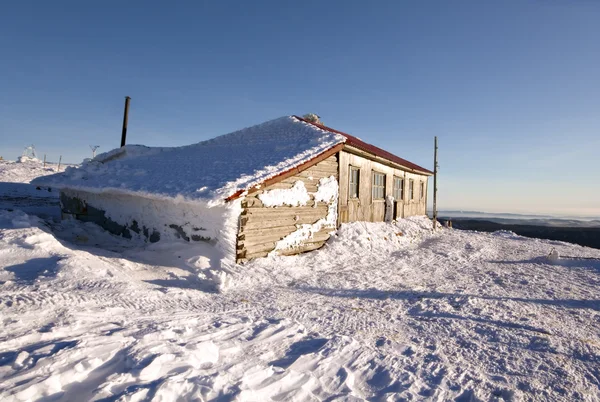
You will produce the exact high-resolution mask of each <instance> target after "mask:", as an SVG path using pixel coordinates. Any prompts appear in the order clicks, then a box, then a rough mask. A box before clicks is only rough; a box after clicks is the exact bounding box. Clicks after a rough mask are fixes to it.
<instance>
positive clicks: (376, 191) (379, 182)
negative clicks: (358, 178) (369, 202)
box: [373, 172, 385, 200]
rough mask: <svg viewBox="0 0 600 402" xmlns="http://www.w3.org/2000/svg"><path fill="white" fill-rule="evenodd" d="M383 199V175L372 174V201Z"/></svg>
mask: <svg viewBox="0 0 600 402" xmlns="http://www.w3.org/2000/svg"><path fill="white" fill-rule="evenodd" d="M384 198H385V175H384V174H383V173H378V172H373V199H374V200H382V199H384Z"/></svg>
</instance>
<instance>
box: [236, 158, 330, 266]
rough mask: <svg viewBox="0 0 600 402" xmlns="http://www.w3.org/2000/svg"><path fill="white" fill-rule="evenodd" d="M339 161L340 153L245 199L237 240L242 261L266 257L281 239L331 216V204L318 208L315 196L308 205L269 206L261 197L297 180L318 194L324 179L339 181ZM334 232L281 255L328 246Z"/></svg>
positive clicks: (326, 230) (327, 230) (323, 232)
mask: <svg viewBox="0 0 600 402" xmlns="http://www.w3.org/2000/svg"><path fill="white" fill-rule="evenodd" d="M337 158H338V157H337V154H335V155H333V156H330V157H329V158H327V159H324V160H323V161H321V162H319V163H317V164H316V165H314V166H312V167H310V168H308V169H306V170H304V171H302V172H300V173H298V174H296V175H294V176H292V177H288V178H286V179H284V180H282V181H281V182H278V183H275V184H272V185H270V186H267V187H265V188H264V189H261V190H259V191H257V192H254V193H251V194H248V195H247V196H246V197H245V198H244V199H243V200H242V214H241V216H240V228H239V232H238V238H237V261H238V262H245V261H248V260H251V259H253V258H258V257H265V256H266V255H267V254H269V253H270V252H271V251H273V250H274V249H275V244H276V243H277V242H278V241H279V240H281V239H283V238H284V237H286V236H287V235H289V234H291V233H293V232H295V231H296V230H297V229H298V226H299V225H302V224H313V223H315V222H317V221H318V220H319V219H322V218H325V217H326V216H327V213H328V204H326V203H324V202H318V203H317V205H316V207H315V202H314V200H313V199H312V197H311V200H310V201H308V203H307V204H306V206H301V207H291V206H287V205H284V206H279V207H265V206H264V205H263V203H262V202H261V200H260V199H259V197H258V196H259V195H260V194H262V193H264V192H265V191H269V190H274V189H290V188H292V187H293V186H294V184H295V183H296V182H297V181H302V182H303V183H304V186H305V187H306V190H307V191H308V192H309V193H314V192H316V191H317V189H318V184H319V180H320V179H322V178H325V177H330V176H334V177H335V178H336V179H338V159H337ZM332 230H335V228H333V229H332V228H324V229H322V230H321V231H319V232H318V233H316V234H315V235H314V236H313V238H311V239H307V240H306V241H305V242H304V243H303V244H301V245H300V246H299V247H294V248H292V249H288V250H282V251H280V252H279V253H280V254H283V255H292V254H298V253H301V252H304V251H310V250H315V249H317V248H319V247H321V246H322V245H323V244H325V241H327V239H328V238H329V234H330V232H331V231H332Z"/></svg>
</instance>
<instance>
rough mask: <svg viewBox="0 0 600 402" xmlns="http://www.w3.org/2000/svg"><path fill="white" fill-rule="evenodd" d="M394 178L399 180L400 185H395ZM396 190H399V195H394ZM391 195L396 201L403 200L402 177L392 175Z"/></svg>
mask: <svg viewBox="0 0 600 402" xmlns="http://www.w3.org/2000/svg"><path fill="white" fill-rule="evenodd" d="M396 180H399V181H400V186H399V187H396ZM396 190H400V197H396ZM392 195H393V196H394V200H396V201H404V177H402V176H394V177H393V182H392Z"/></svg>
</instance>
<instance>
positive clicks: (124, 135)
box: [121, 96, 131, 147]
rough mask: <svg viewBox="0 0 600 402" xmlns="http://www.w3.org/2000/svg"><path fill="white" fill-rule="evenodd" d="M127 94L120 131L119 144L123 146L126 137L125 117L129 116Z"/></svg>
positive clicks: (128, 98)
mask: <svg viewBox="0 0 600 402" xmlns="http://www.w3.org/2000/svg"><path fill="white" fill-rule="evenodd" d="M130 100H131V98H130V97H129V96H126V97H125V111H124V112H123V131H121V146H122V147H124V146H125V138H126V137H127V119H128V117H129V101H130Z"/></svg>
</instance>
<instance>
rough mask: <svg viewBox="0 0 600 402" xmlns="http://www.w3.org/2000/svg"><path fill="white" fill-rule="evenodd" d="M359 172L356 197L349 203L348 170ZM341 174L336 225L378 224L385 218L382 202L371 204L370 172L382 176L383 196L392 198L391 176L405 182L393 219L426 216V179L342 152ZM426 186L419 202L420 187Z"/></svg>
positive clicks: (373, 201) (392, 183) (340, 155)
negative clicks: (411, 184) (411, 188)
mask: <svg viewBox="0 0 600 402" xmlns="http://www.w3.org/2000/svg"><path fill="white" fill-rule="evenodd" d="M351 166H354V167H357V168H359V169H360V180H359V196H358V198H354V199H351V198H349V197H348V188H349V184H350V176H349V172H350V167H351ZM339 170H340V180H339V184H340V195H339V223H344V222H356V221H370V222H380V221H383V220H384V217H385V200H373V197H372V188H371V183H372V172H373V171H375V172H379V173H383V174H385V194H386V196H388V195H392V194H393V185H394V176H396V177H401V178H404V199H403V200H396V201H395V204H396V205H395V218H405V217H408V216H414V215H425V213H426V206H427V178H428V177H427V176H425V175H418V174H414V173H409V172H405V171H403V170H400V169H395V168H393V167H390V166H387V165H384V164H382V163H379V162H376V161H372V160H370V159H367V158H365V157H363V156H359V155H356V154H354V153H350V152H348V151H345V150H344V151H341V152H340V153H339ZM410 179H413V180H414V183H415V196H414V199H412V200H409V199H408V197H409V192H408V190H409V189H408V186H409V180H410ZM420 182H424V183H425V193H424V196H423V198H422V199H420V198H419V185H420V184H419V183H420Z"/></svg>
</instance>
